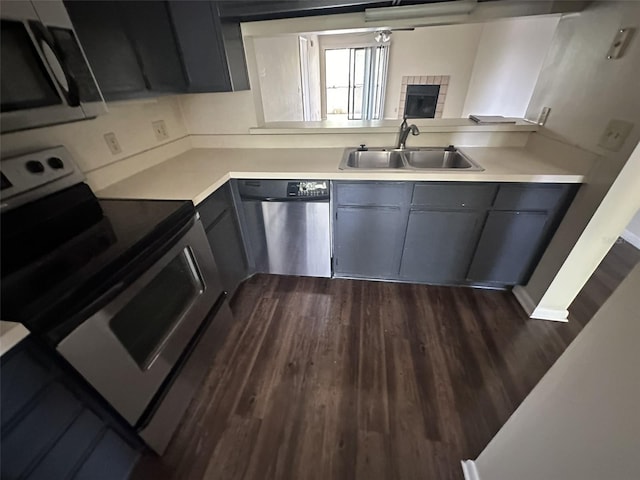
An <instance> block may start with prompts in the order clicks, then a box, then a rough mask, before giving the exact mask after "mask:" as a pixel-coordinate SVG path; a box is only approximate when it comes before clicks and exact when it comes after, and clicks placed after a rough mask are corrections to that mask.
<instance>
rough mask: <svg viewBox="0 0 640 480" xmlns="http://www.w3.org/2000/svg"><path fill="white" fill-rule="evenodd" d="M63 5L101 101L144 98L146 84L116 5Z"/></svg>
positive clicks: (111, 3)
mask: <svg viewBox="0 0 640 480" xmlns="http://www.w3.org/2000/svg"><path fill="white" fill-rule="evenodd" d="M64 5H65V8H66V9H67V12H68V13H69V17H70V18H71V21H72V22H73V26H74V28H75V30H76V33H77V34H78V38H79V39H80V43H81V44H82V48H83V49H84V51H85V54H86V55H87V58H88V60H89V63H90V65H91V69H92V70H93V74H94V75H95V77H96V80H97V82H98V85H99V86H100V90H101V91H102V95H104V98H105V99H106V100H121V99H123V98H134V97H140V96H144V93H145V91H146V89H147V85H146V83H145V79H144V75H143V73H142V68H141V66H140V63H139V61H138V56H137V54H136V52H135V50H134V48H133V45H132V43H131V41H130V39H129V37H128V35H127V31H126V26H125V23H124V19H123V18H122V15H121V14H120V11H119V9H118V4H117V3H116V2H106V1H105V2H89V1H78V0H73V1H71V0H66V1H65V2H64Z"/></svg>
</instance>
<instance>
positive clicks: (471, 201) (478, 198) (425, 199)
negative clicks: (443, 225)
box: [411, 183, 497, 208]
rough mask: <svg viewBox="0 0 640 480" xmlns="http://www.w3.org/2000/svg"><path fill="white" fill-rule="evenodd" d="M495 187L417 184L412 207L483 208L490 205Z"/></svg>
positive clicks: (482, 184) (468, 184) (472, 184)
mask: <svg viewBox="0 0 640 480" xmlns="http://www.w3.org/2000/svg"><path fill="white" fill-rule="evenodd" d="M496 188H497V187H496V186H495V185H493V184H487V183H477V184H476V183H467V184H459V183H419V184H416V185H415V187H414V189H413V198H412V200H411V204H412V205H424V206H429V207H439V208H484V207H488V206H489V205H491V202H492V200H493V197H494V196H495V191H496Z"/></svg>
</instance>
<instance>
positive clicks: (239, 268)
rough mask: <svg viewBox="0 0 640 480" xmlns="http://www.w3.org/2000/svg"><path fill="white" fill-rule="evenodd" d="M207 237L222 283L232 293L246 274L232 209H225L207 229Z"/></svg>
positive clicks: (240, 241) (243, 255)
mask: <svg viewBox="0 0 640 480" xmlns="http://www.w3.org/2000/svg"><path fill="white" fill-rule="evenodd" d="M207 238H208V239H209V244H210V245H211V251H212V252H213V257H214V258H215V260H216V265H217V266H218V271H219V272H220V280H222V285H223V287H224V289H225V290H226V291H227V292H229V294H233V293H234V292H235V291H236V288H238V285H240V282H242V281H243V280H244V279H245V278H246V276H247V263H246V259H245V254H244V246H243V244H242V239H241V237H240V232H239V231H238V227H237V225H236V222H235V219H234V218H233V211H232V210H225V212H224V213H223V214H222V215H221V216H220V217H219V218H218V219H217V220H216V222H215V223H214V224H213V225H212V226H211V227H209V228H208V229H207Z"/></svg>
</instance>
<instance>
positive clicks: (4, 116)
mask: <svg viewBox="0 0 640 480" xmlns="http://www.w3.org/2000/svg"><path fill="white" fill-rule="evenodd" d="M0 21H1V22H2V26H1V33H2V42H0V46H1V49H2V51H1V54H0V64H1V65H0V69H1V71H2V76H1V77H0V87H1V89H0V90H1V91H0V104H1V106H0V131H1V132H2V133H4V132H10V131H15V130H24V129H27V128H34V127H40V126H44V125H53V124H57V123H66V122H73V121H77V120H83V119H87V118H93V117H96V116H98V115H100V114H102V113H106V111H107V108H106V104H105V103H104V100H103V98H102V94H101V93H100V89H99V88H98V84H97V83H96V80H95V77H94V76H93V72H92V71H91V68H90V66H89V63H88V62H87V59H86V57H85V55H84V52H83V51H82V47H81V46H80V43H79V42H78V38H77V36H76V33H75V31H74V29H73V26H72V25H71V20H70V19H69V16H68V14H67V11H66V9H65V8H64V4H63V3H62V1H60V0H53V1H51V0H33V1H20V0H2V5H1V7H0Z"/></svg>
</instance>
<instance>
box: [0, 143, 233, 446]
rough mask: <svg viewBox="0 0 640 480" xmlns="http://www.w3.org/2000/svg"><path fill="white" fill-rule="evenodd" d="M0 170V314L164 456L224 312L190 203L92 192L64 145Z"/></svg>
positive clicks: (201, 373)
mask: <svg viewBox="0 0 640 480" xmlns="http://www.w3.org/2000/svg"><path fill="white" fill-rule="evenodd" d="M0 167H1V168H2V206H3V209H2V218H1V220H2V227H3V232H2V237H1V241H2V250H1V255H2V284H1V289H2V304H1V310H2V312H1V316H2V318H3V319H4V320H13V321H20V322H22V323H23V324H24V325H25V326H27V328H29V330H31V331H32V332H33V333H34V334H35V335H37V336H39V337H40V338H42V339H43V340H44V341H46V342H47V343H49V344H50V345H51V347H53V348H55V349H56V351H58V352H59V353H60V355H61V356H62V357H64V359H66V361H67V362H69V363H70V364H71V365H72V366H73V367H74V368H75V369H76V370H77V371H78V372H79V373H80V374H81V375H82V376H83V377H84V378H85V379H86V380H87V381H88V382H89V383H90V384H91V385H92V386H93V387H94V388H95V390H96V391H97V392H98V393H99V394H100V395H102V397H103V398H104V399H106V400H107V401H108V402H109V403H110V404H111V405H112V406H113V407H114V408H115V410H117V411H118V412H119V414H120V415H121V417H122V419H123V420H124V421H126V422H127V423H128V424H129V425H131V426H133V427H134V428H135V429H136V430H137V431H138V433H139V434H140V436H141V437H142V438H143V439H144V440H145V441H146V442H147V443H148V445H149V446H151V448H153V449H154V450H155V451H157V452H158V453H162V451H163V450H164V449H165V448H166V445H167V444H168V442H169V440H170V439H171V436H172V434H173V432H174V430H175V429H176V427H177V425H178V423H179V421H180V419H181V416H182V414H183V413H184V412H185V411H186V408H187V406H188V404H189V402H190V401H191V399H192V397H193V394H194V392H195V390H196V389H197V388H198V386H199V383H200V381H201V380H202V378H203V376H204V374H205V373H206V371H207V367H208V364H209V363H210V362H211V360H212V358H213V354H214V351H215V349H214V346H215V344H216V342H217V338H216V336H217V335H216V333H215V332H216V328H218V326H219V325H220V324H229V322H230V318H231V317H230V311H229V308H228V306H227V303H226V301H225V293H224V291H223V288H222V285H221V282H220V279H219V276H218V273H217V268H216V264H215V261H214V258H213V254H212V253H211V249H210V247H209V243H208V241H207V238H206V235H205V232H204V228H203V227H202V224H201V222H200V220H199V218H198V216H197V214H196V212H195V208H194V206H193V204H192V203H191V202H188V201H187V202H183V201H153V200H98V199H97V198H96V197H95V195H94V194H93V192H91V190H90V189H89V188H88V186H87V185H86V184H84V183H82V180H83V177H82V174H81V173H80V171H79V170H78V169H77V167H75V166H74V165H73V162H72V159H71V156H70V154H69V152H68V151H67V150H66V149H65V148H64V147H57V148H54V149H49V150H45V151H42V152H36V153H32V154H29V155H24V156H20V157H16V158H13V159H8V160H3V161H2V164H1V165H0Z"/></svg>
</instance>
